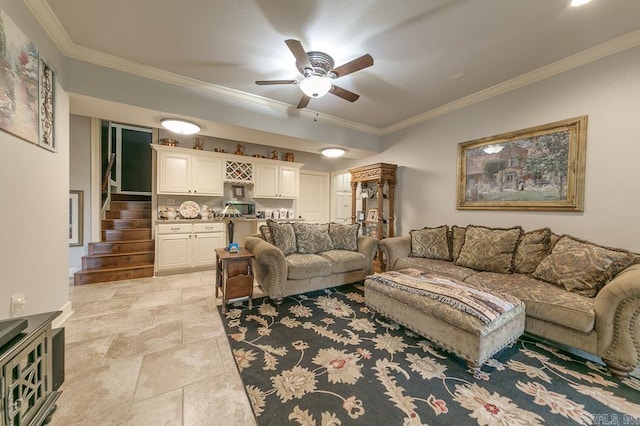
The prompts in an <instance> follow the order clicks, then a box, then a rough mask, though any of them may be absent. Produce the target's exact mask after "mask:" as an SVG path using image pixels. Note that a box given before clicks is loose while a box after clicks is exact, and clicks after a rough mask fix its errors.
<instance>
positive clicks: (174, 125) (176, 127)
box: [160, 118, 201, 135]
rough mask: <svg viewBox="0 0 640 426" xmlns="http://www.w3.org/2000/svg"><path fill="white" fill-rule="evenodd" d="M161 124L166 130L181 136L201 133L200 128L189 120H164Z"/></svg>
mask: <svg viewBox="0 0 640 426" xmlns="http://www.w3.org/2000/svg"><path fill="white" fill-rule="evenodd" d="M160 124H162V127H164V128H165V129H167V130H169V131H172V132H173V133H178V134H180V135H194V134H196V133H198V132H199V131H200V129H201V128H200V126H199V125H197V124H196V123H192V122H190V121H187V120H181V119H179V118H163V119H162V120H160Z"/></svg>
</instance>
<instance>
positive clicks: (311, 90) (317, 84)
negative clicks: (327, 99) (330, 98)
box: [300, 75, 331, 98]
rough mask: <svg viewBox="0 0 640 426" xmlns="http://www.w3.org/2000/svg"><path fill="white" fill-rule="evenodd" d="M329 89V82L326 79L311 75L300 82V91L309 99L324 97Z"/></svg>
mask: <svg viewBox="0 0 640 426" xmlns="http://www.w3.org/2000/svg"><path fill="white" fill-rule="evenodd" d="M329 89H331V81H329V78H328V77H321V76H319V75H311V76H309V77H307V78H305V79H304V80H302V81H301V82H300V90H302V93H304V94H305V95H307V96H309V97H311V98H319V97H321V96H324V95H326V94H327V93H328V92H329Z"/></svg>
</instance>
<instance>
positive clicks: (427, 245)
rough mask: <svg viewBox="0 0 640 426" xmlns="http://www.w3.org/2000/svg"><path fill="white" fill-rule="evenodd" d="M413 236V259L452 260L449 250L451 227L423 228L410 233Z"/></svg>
mask: <svg viewBox="0 0 640 426" xmlns="http://www.w3.org/2000/svg"><path fill="white" fill-rule="evenodd" d="M409 235H410V236H411V253H410V254H409V256H411V257H425V258H427V259H439V260H451V253H450V250H449V227H448V226H447V225H442V226H439V227H437V228H422V229H416V230H413V231H410V232H409Z"/></svg>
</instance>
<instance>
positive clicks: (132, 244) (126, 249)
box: [89, 240, 155, 254]
mask: <svg viewBox="0 0 640 426" xmlns="http://www.w3.org/2000/svg"><path fill="white" fill-rule="evenodd" d="M154 248H155V241H154V240H131V241H102V242H97V243H89V254H109V253H112V254H116V253H137V252H141V251H153V250H154Z"/></svg>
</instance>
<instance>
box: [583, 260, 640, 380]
mask: <svg viewBox="0 0 640 426" xmlns="http://www.w3.org/2000/svg"><path fill="white" fill-rule="evenodd" d="M594 310H595V316H596V324H595V329H596V333H597V334H598V354H599V355H600V356H601V357H602V358H603V359H605V361H607V363H608V364H609V363H611V362H612V363H617V364H619V365H621V366H623V367H627V368H633V367H637V366H638V365H640V320H639V319H640V264H636V265H631V266H630V267H628V268H627V269H625V270H624V271H622V272H620V273H619V274H618V275H617V276H616V277H615V278H614V279H613V280H611V281H610V282H609V283H608V284H607V285H605V286H604V288H603V289H602V290H600V291H599V292H598V294H597V295H596V298H595V301H594Z"/></svg>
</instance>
